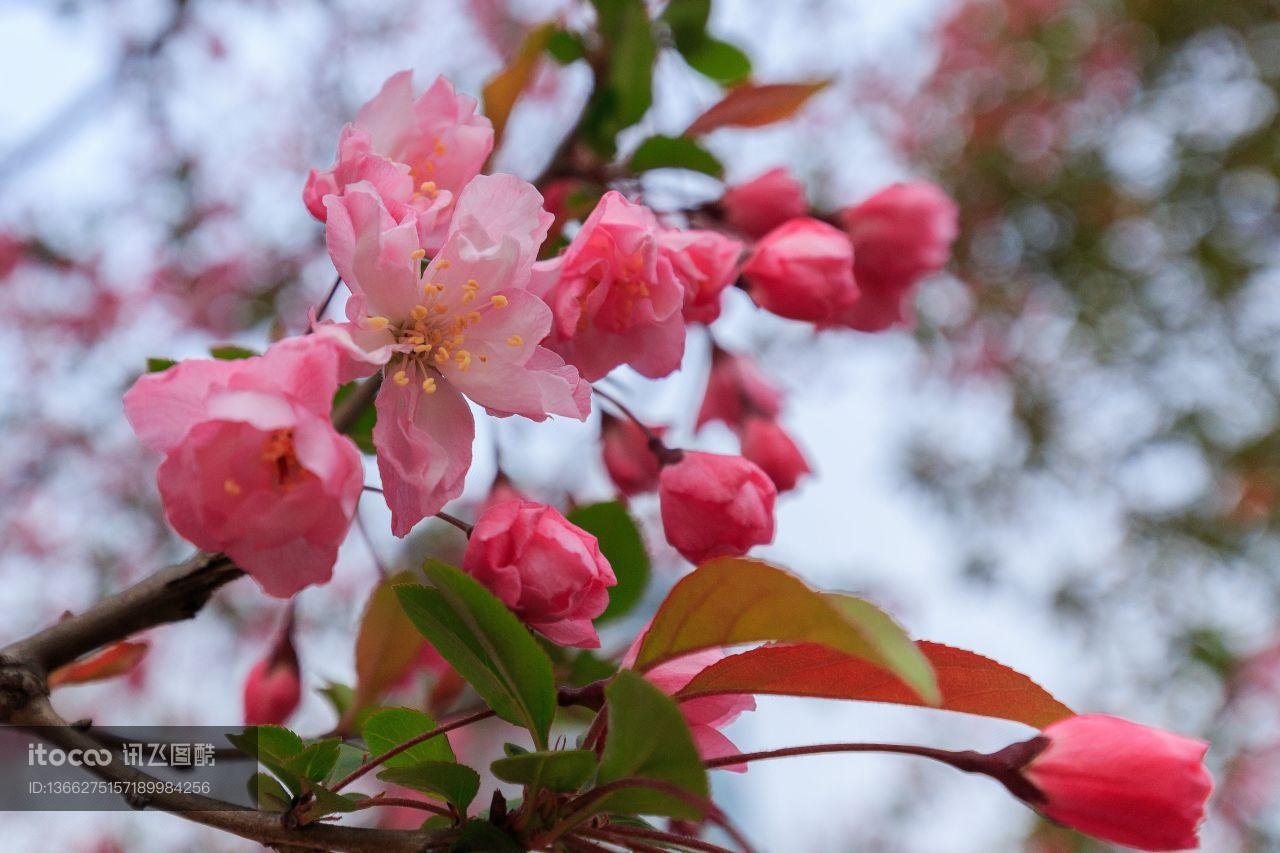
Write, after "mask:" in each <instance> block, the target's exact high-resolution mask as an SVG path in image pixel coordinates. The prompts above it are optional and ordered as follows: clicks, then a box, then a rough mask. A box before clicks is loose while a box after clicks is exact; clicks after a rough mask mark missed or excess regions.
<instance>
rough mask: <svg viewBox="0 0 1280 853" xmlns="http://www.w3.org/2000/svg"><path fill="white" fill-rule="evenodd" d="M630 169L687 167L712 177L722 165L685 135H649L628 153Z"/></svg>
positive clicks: (720, 170)
mask: <svg viewBox="0 0 1280 853" xmlns="http://www.w3.org/2000/svg"><path fill="white" fill-rule="evenodd" d="M628 165H629V167H630V169H631V171H633V172H647V171H649V170H650V169H688V170H690V171H693V172H702V173H703V174H704V175H710V176H711V177H713V178H719V177H721V176H723V175H724V165H723V164H722V163H721V162H720V161H719V160H717V159H716V158H715V155H714V154H712V153H711V152H710V151H708V150H707V149H705V148H703V147H702V146H701V145H699V144H698V143H697V142H694V141H693V140H692V139H689V138H688V137H686V136H650V137H649V138H648V139H646V140H645V141H644V142H641V143H640V146H639V147H638V148H636V150H635V153H634V154H632V155H631V162H630V163H629V164H628Z"/></svg>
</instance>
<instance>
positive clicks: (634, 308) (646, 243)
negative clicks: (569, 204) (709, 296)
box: [545, 191, 685, 381]
mask: <svg viewBox="0 0 1280 853" xmlns="http://www.w3.org/2000/svg"><path fill="white" fill-rule="evenodd" d="M661 233H662V228H661V226H659V225H658V221H657V219H656V218H655V217H654V215H653V212H652V211H650V210H649V209H648V208H647V207H645V206H644V205H640V204H632V203H631V202H629V201H627V200H626V199H625V198H623V196H622V195H621V194H620V193H618V192H614V191H610V192H607V193H605V194H604V197H603V198H601V199H600V203H599V204H597V205H596V208H595V210H593V211H592V212H591V215H590V216H589V217H587V221H586V222H585V223H583V225H582V229H581V230H580V231H579V232H578V233H577V234H576V235H575V236H574V238H573V242H572V243H570V244H569V248H568V249H567V250H566V251H565V253H564V255H563V257H562V258H561V259H560V264H559V278H558V279H557V280H556V282H555V284H554V285H552V286H551V288H550V291H549V293H547V295H546V297H545V298H546V299H547V301H548V303H549V304H550V305H551V307H552V308H553V309H554V310H555V316H556V322H555V328H554V331H553V333H552V335H551V337H550V338H549V339H548V341H547V346H549V347H550V348H551V349H553V350H555V351H556V352H558V353H560V354H561V355H562V356H564V360H565V361H567V362H568V363H569V364H572V365H574V366H575V367H577V368H578V370H579V371H580V372H581V373H582V375H583V377H584V378H586V379H588V380H590V381H595V380H596V379H599V378H601V377H602V376H604V375H605V374H607V373H608V372H609V371H610V370H613V369H614V368H615V367H617V366H618V365H620V364H628V365H630V366H631V367H633V368H635V370H636V371H638V372H639V373H641V374H643V375H645V376H648V377H650V378H655V379H656V378H658V377H661V376H666V375H667V374H668V373H671V372H672V371H674V370H676V369H677V368H679V367H680V359H681V357H682V356H683V355H684V317H683V316H682V314H681V309H682V308H683V306H684V299H685V297H684V287H683V286H682V285H681V283H680V280H679V279H678V278H677V277H676V274H675V271H674V270H673V269H672V265H671V259H670V257H669V256H668V254H667V253H666V252H663V251H661V250H660V247H659V235H660V234H661Z"/></svg>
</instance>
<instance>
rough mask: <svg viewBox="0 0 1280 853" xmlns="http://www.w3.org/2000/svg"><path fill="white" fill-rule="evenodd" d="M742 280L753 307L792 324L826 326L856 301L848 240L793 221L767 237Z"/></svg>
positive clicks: (812, 222)
mask: <svg viewBox="0 0 1280 853" xmlns="http://www.w3.org/2000/svg"><path fill="white" fill-rule="evenodd" d="M742 276H743V278H744V279H745V280H746V282H747V286H748V291H749V292H750V293H751V298H752V299H754V300H755V301H756V304H757V305H759V306H760V307H761V308H763V309H765V310H766V311H772V312H773V313H774V314H777V315H778V316H780V317H790V318H791V319H792V320H805V321H808V322H810V323H820V324H826V323H830V322H832V321H833V320H834V319H835V318H836V317H838V316H839V315H840V314H841V312H843V311H844V310H846V309H847V308H848V307H849V306H850V305H852V304H853V302H854V300H855V299H857V298H858V287H857V285H856V284H854V279H853V246H852V245H851V244H850V243H849V238H848V237H847V236H846V235H845V233H844V232H843V231H840V230H839V229H838V228H834V227H832V226H830V225H828V224H827V223H825V222H820V221H818V220H817V219H809V218H804V219H792V220H791V221H790V222H787V223H786V224H785V225H780V226H778V227H777V228H775V229H773V230H772V231H770V232H769V233H768V234H766V235H765V236H764V237H763V238H761V240H760V242H759V243H757V244H756V247H755V250H754V251H753V252H752V253H751V257H750V258H748V259H747V263H746V265H745V266H744V267H743V268H742Z"/></svg>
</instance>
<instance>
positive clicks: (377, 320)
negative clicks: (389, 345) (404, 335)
mask: <svg viewBox="0 0 1280 853" xmlns="http://www.w3.org/2000/svg"><path fill="white" fill-rule="evenodd" d="M390 325H391V321H390V320H388V319H387V318H386V317H379V316H377V315H374V316H372V317H365V318H364V327H365V328H366V329H373V330H374V331H375V332H379V331H382V330H383V329H385V328H386V327H387V326H390Z"/></svg>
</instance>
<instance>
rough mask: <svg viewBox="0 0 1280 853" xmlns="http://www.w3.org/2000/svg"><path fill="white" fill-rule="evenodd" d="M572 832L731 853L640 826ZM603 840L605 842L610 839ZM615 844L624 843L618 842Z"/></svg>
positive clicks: (724, 848)
mask: <svg viewBox="0 0 1280 853" xmlns="http://www.w3.org/2000/svg"><path fill="white" fill-rule="evenodd" d="M574 831H575V832H576V833H578V834H580V835H589V836H596V835H610V836H615V837H618V838H621V839H631V838H643V839H646V840H648V841H661V842H662V843H663V844H669V845H672V846H676V847H684V848H686V849H689V850H704V851H707V853H731V851H730V850H729V848H728V847H721V846H720V845H719V844H712V843H711V842H710V841H703V840H702V839H701V838H690V837H688V836H686V835H678V834H677V833H674V832H662V831H660V830H657V829H645V828H644V827H640V826H622V825H617V824H611V825H609V826H597V827H587V828H579V829H576V830H574ZM604 840H606V841H607V840H611V839H604ZM617 843H626V842H625V841H620V842H617ZM633 849H635V848H633Z"/></svg>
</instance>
